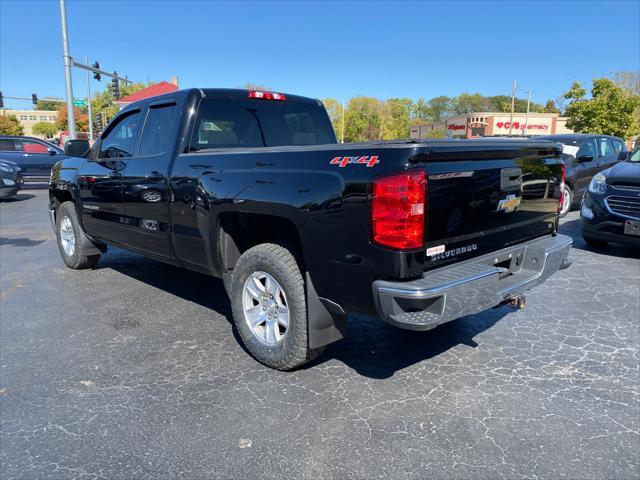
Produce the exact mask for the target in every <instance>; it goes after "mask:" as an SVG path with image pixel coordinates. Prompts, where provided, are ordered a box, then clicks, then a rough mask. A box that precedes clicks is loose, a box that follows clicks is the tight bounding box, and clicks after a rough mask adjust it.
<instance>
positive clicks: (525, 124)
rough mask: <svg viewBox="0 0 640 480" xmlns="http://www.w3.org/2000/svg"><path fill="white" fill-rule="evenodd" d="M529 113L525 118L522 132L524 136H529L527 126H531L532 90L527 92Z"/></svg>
mask: <svg viewBox="0 0 640 480" xmlns="http://www.w3.org/2000/svg"><path fill="white" fill-rule="evenodd" d="M527 94H528V97H527V113H526V115H525V117H524V129H523V130H522V135H526V134H527V125H529V105H531V90H527Z"/></svg>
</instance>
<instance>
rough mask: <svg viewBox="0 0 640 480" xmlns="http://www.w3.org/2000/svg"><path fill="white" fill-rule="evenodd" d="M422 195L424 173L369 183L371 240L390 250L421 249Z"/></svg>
mask: <svg viewBox="0 0 640 480" xmlns="http://www.w3.org/2000/svg"><path fill="white" fill-rule="evenodd" d="M426 193H427V178H426V175H425V173H424V172H415V173H403V174H401V175H394V176H393V177H385V178H381V179H379V180H376V181H375V182H374V184H373V204H372V218H373V240H374V241H375V242H376V243H379V244H380V245H385V246H388V247H392V248H401V249H405V248H421V247H422V245H423V243H424V215H425V210H426Z"/></svg>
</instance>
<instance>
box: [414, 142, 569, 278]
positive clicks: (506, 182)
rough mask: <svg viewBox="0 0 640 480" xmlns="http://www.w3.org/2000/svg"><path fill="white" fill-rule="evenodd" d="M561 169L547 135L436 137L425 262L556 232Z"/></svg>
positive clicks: (480, 252)
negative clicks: (467, 140)
mask: <svg viewBox="0 0 640 480" xmlns="http://www.w3.org/2000/svg"><path fill="white" fill-rule="evenodd" d="M562 171H563V164H562V160H561V150H560V149H559V147H558V146H557V145H556V144H553V143H550V142H543V141H538V142H536V141H520V140H484V141H475V142H473V143H472V145H471V146H470V145H467V146H465V148H464V149H461V148H460V145H455V144H452V143H451V142H449V143H445V142H442V143H433V144H431V145H430V152H429V158H428V161H427V175H428V186H427V212H428V214H427V220H426V223H427V224H426V235H425V240H426V245H425V247H426V252H427V261H426V263H425V269H431V268H434V267H438V266H442V265H445V264H448V263H452V262H455V261H459V260H462V259H465V258H471V257H474V256H477V255H483V254H486V253H489V252H491V251H494V250H500V249H502V248H505V247H508V246H511V245H515V244H518V243H521V242H524V241H527V240H530V239H532V238H536V237H540V236H542V235H547V234H549V233H552V232H554V231H555V229H556V228H557V225H556V222H557V216H556V212H557V209H558V202H559V199H560V192H561V189H560V185H561V182H562Z"/></svg>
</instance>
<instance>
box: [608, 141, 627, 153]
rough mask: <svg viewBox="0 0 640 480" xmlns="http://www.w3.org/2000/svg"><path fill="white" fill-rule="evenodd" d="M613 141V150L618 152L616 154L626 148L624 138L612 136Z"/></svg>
mask: <svg viewBox="0 0 640 480" xmlns="http://www.w3.org/2000/svg"><path fill="white" fill-rule="evenodd" d="M611 143H613V150H614V151H615V152H616V154H618V153H620V152H622V151H623V150H625V144H624V142H623V141H622V140H618V139H617V138H612V139H611Z"/></svg>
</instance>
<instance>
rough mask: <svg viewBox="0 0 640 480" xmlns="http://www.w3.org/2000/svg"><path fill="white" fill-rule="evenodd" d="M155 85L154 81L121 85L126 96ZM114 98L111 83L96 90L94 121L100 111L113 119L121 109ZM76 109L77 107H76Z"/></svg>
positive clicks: (93, 111) (92, 108) (92, 111)
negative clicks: (100, 90)
mask: <svg viewBox="0 0 640 480" xmlns="http://www.w3.org/2000/svg"><path fill="white" fill-rule="evenodd" d="M151 85H153V82H152V83H148V84H144V83H133V84H131V85H120V95H121V96H123V97H126V96H127V95H132V94H134V93H136V92H139V91H140V90H142V89H143V88H147V87H149V86H151ZM114 100H115V99H114V98H113V90H112V86H111V84H108V85H107V88H105V89H104V90H103V91H102V92H99V93H98V92H96V93H95V94H94V96H93V98H92V99H91V113H92V114H93V117H94V121H95V118H96V116H97V115H98V113H100V112H102V113H104V114H105V115H106V116H107V118H108V119H111V118H113V117H115V116H116V114H117V113H118V112H119V111H120V107H119V106H118V104H117V103H114ZM74 111H75V109H74Z"/></svg>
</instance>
